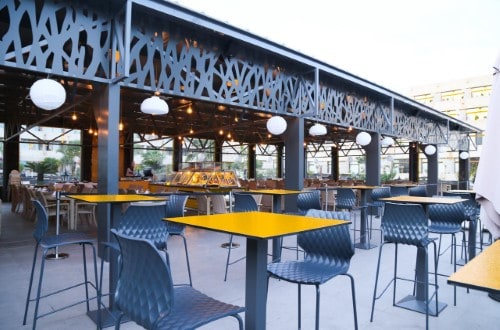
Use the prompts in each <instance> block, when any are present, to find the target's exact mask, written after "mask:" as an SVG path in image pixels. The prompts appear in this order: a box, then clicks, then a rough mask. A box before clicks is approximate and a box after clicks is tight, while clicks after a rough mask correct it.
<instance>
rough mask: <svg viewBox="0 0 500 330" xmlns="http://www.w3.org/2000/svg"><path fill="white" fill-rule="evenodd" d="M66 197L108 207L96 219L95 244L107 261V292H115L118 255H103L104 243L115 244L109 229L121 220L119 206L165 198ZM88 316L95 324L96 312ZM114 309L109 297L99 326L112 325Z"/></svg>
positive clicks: (102, 311)
mask: <svg viewBox="0 0 500 330" xmlns="http://www.w3.org/2000/svg"><path fill="white" fill-rule="evenodd" d="M66 197H68V198H71V199H74V200H77V201H83V202H87V203H96V204H106V205H108V206H109V209H108V212H107V216H106V217H105V219H103V218H99V217H97V228H98V229H97V242H98V246H99V248H98V251H99V257H100V258H104V259H105V260H107V261H109V292H115V290H116V284H117V282H118V255H117V254H116V253H111V252H110V253H109V256H108V255H106V254H105V253H104V248H103V244H101V243H104V242H116V239H115V237H114V236H113V235H112V234H111V228H116V227H117V225H118V223H119V221H120V218H121V213H122V212H121V211H122V209H121V205H122V204H123V203H132V202H162V201H164V200H165V199H166V196H152V195H147V194H69V195H66ZM87 314H88V316H89V317H90V318H91V319H92V320H93V321H94V322H95V323H96V324H97V322H98V317H97V310H95V311H89V312H88V313H87ZM115 314H116V308H115V306H114V296H113V295H110V296H109V305H108V307H107V310H103V309H102V308H101V324H102V326H103V327H109V326H112V325H114V317H115Z"/></svg>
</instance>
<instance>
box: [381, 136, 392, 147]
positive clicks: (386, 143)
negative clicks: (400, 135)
mask: <svg viewBox="0 0 500 330" xmlns="http://www.w3.org/2000/svg"><path fill="white" fill-rule="evenodd" d="M393 144H394V139H393V138H391V137H390V136H386V137H384V138H383V139H382V147H390V146H392V145H393Z"/></svg>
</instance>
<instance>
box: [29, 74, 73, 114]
mask: <svg viewBox="0 0 500 330" xmlns="http://www.w3.org/2000/svg"><path fill="white" fill-rule="evenodd" d="M30 98H31V101H33V103H34V104H35V105H36V106H37V107H39V108H41V109H44V110H54V109H57V108H59V107H60V106H61V105H63V104H64V102H65V101H66V90H65V89H64V87H63V86H62V85H61V84H60V83H59V82H57V81H55V80H52V79H46V78H45V79H40V80H37V81H35V83H34V84H33V85H31V88H30Z"/></svg>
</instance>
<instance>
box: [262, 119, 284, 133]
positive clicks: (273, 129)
mask: <svg viewBox="0 0 500 330" xmlns="http://www.w3.org/2000/svg"><path fill="white" fill-rule="evenodd" d="M286 126H287V123H286V120H285V118H283V117H281V116H272V117H271V118H269V119H268V120H267V123H266V127H267V130H268V131H269V133H271V134H273V135H280V134H283V133H284V132H285V131H286Z"/></svg>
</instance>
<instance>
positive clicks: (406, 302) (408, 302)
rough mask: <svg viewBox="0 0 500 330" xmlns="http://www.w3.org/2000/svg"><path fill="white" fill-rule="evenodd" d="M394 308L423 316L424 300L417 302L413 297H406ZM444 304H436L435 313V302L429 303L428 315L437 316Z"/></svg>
mask: <svg viewBox="0 0 500 330" xmlns="http://www.w3.org/2000/svg"><path fill="white" fill-rule="evenodd" d="M396 306H398V307H401V308H405V309H409V310H412V311H414V312H419V313H422V314H425V300H417V298H416V297H415V296H412V295H408V296H406V297H405V298H403V299H401V300H400V301H398V302H397V303H396ZM446 306H447V305H446V304H445V303H440V302H438V306H437V311H436V300H434V299H433V300H431V301H430V302H429V315H431V316H438V314H439V313H440V312H441V311H442V310H443V309H444V308H445V307H446Z"/></svg>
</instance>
